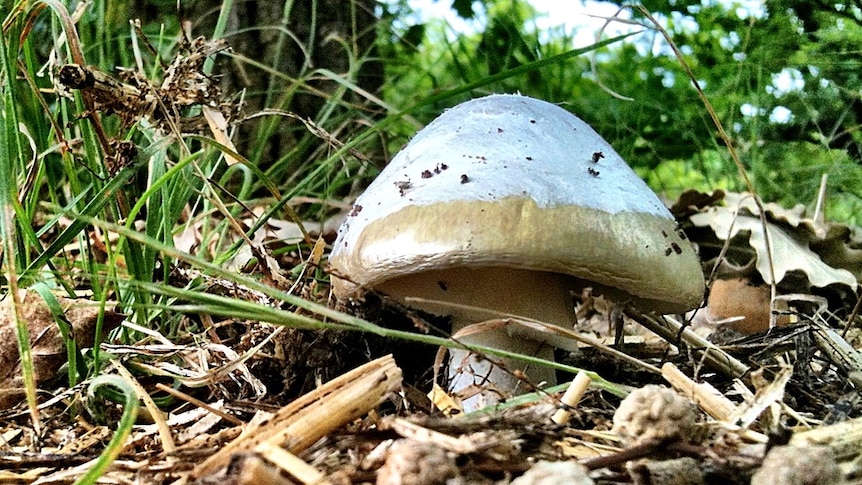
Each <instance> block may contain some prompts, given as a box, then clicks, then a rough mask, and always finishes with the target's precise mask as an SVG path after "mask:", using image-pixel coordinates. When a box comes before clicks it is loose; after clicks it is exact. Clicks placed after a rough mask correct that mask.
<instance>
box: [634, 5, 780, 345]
mask: <svg viewBox="0 0 862 485" xmlns="http://www.w3.org/2000/svg"><path fill="white" fill-rule="evenodd" d="M633 8H635V9H637V10H638V11H639V12H641V13H642V14H643V15H644V16H645V17H646V18H647V19H649V21H650V22H651V23H652V24H653V25H654V26H655V28H656V29H657V30H658V31H659V32H661V35H662V36H663V37H664V39H665V40H666V41H667V43H668V45H669V46H670V48H671V49H672V50H673V53H674V55H675V56H676V59H677V60H678V61H679V64H680V65H681V66H682V68H683V70H684V71H685V74H686V76H688V78H689V79H690V80H691V83H692V85H693V86H694V89H695V90H696V91H697V95H698V97H699V98H700V101H701V102H702V103H703V106H704V108H706V111H707V113H709V117H710V118H711V119H712V122H713V123H714V124H715V128H716V129H717V130H718V134H719V136H720V137H721V139H722V141H724V144H725V145H726V146H727V151H728V153H729V154H730V157H731V158H732V159H733V163H734V164H736V168H737V170H738V171H739V176H740V177H742V180H743V182H744V183H745V187H746V188H747V189H748V192H749V193H751V195H752V197H753V199H754V204H755V205H756V206H757V212H758V216H759V217H760V223H761V224H762V225H763V242H764V245H765V246H766V254H767V256H768V258H767V260H768V263H769V276H770V281H771V283H770V285H769V287H770V293H771V295H770V296H771V299H770V301H774V300H775V297H776V289H775V285H776V284H777V281H776V280H775V265H774V264H773V261H772V242H771V240H770V237H769V231H768V230H767V223H766V211H765V210H764V209H763V202H762V201H761V200H760V196H759V195H757V191H755V190H754V184H752V183H751V179H750V178H749V177H748V173H747V172H746V171H745V166H743V165H742V162H741V161H740V160H739V155H737V153H736V149H734V148H733V143H732V142H731V141H730V136H728V134H727V132H726V131H725V130H724V126H723V125H722V124H721V121H719V119H718V114H716V112H715V109H714V108H713V107H712V103H710V102H709V98H707V97H706V93H704V92H703V89H701V87H700V83H699V82H698V81H697V77H695V75H694V73H693V72H692V70H691V67H690V66H689V65H688V63H687V62H686V61H685V57H683V55H682V52H680V51H679V49H678V48H677V47H676V44H675V43H674V42H673V39H671V38H670V34H669V33H668V32H667V30H665V29H664V27H662V26H661V24H659V23H658V21H657V20H656V19H655V18H653V16H652V14H650V12H649V10H647V8H646V7H644V6H643V5H640V4H638V5H634V6H633ZM774 326H775V314H771V316H770V324H769V327H770V328H772V327H774Z"/></svg>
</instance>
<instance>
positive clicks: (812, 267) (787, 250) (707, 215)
mask: <svg viewBox="0 0 862 485" xmlns="http://www.w3.org/2000/svg"><path fill="white" fill-rule="evenodd" d="M749 199H751V198H750V197H747V198H746V196H745V194H727V195H726V198H725V200H726V201H727V202H728V205H727V206H726V207H722V206H712V207H709V208H708V209H706V210H704V211H703V212H700V213H698V214H694V215H692V216H691V217H690V220H691V222H692V224H694V225H695V226H698V227H710V228H711V229H712V230H713V232H714V233H715V236H716V237H717V238H719V239H722V240H727V239H733V238H734V237H735V236H737V235H739V234H740V233H747V234H748V244H749V245H750V246H751V247H752V249H754V251H755V253H756V261H755V265H756V268H757V271H758V272H759V273H760V276H761V277H762V278H763V280H764V281H765V282H766V283H772V277H771V273H770V271H769V255H768V253H767V250H766V242H765V237H764V229H763V224H762V223H761V220H760V218H759V217H758V216H757V213H756V208H755V207H754V206H753V203H751V204H749V203H748V202H747V200H749ZM765 207H766V210H767V212H768V213H769V214H770V215H771V216H772V217H770V221H769V222H767V228H768V231H769V242H770V245H771V249H772V254H771V257H772V264H773V270H774V274H775V279H776V280H777V281H776V283H779V282H781V281H782V280H783V279H784V278H785V276H786V275H787V274H788V273H790V272H792V271H800V272H802V273H803V274H804V275H805V276H806V277H807V279H808V283H809V285H810V286H815V287H819V288H823V287H826V286H828V285H831V284H841V285H846V286H848V287H850V288H851V289H854V290H855V289H856V285H857V281H856V276H855V275H854V274H853V273H851V272H850V271H848V270H846V269H843V268H834V267H832V266H830V265H828V264H826V263H825V262H824V261H823V259H821V257H820V255H818V254H817V253H815V252H814V251H812V250H811V248H810V247H809V244H811V243H812V242H814V241H823V239H822V237H825V236H826V235H827V234H829V230H828V228H826V227H825V226H824V225H823V224H820V223H816V222H815V221H814V220H812V219H805V218H803V217H802V209H801V207H797V208H795V209H792V210H786V209H782V208H780V207H779V206H777V205H775V204H766V206H765ZM737 208H739V209H738V212H737ZM752 211H755V212H752ZM779 223H781V225H780V226H779V225H778V224H779ZM818 235H822V237H821V236H818Z"/></svg>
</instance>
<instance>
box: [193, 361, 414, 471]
mask: <svg viewBox="0 0 862 485" xmlns="http://www.w3.org/2000/svg"><path fill="white" fill-rule="evenodd" d="M400 388H401V369H400V368H398V366H397V365H395V360H394V359H393V358H392V356H391V355H390V356H386V357H381V358H379V359H377V360H374V361H372V362H369V363H368V364H365V365H363V366H362V367H359V368H357V369H354V370H352V371H350V372H348V373H346V374H344V375H342V376H341V377H338V378H336V379H333V380H332V381H330V382H328V383H326V384H324V385H323V386H321V387H320V388H318V389H316V390H315V391H313V392H310V393H308V394H306V395H304V396H302V397H300V398H299V399H297V400H295V401H293V402H292V403H290V404H288V405H287V406H285V407H283V408H281V409H280V410H279V411H278V412H276V413H275V415H273V416H272V417H271V418H269V419H267V420H265V421H264V422H263V423H262V424H260V425H259V426H256V427H254V426H252V427H249V428H248V429H246V430H245V431H244V432H243V434H242V435H240V436H239V437H238V438H237V439H235V440H234V441H232V442H230V443H228V444H227V445H226V446H224V447H223V448H222V449H220V450H219V451H218V452H217V453H216V454H214V455H212V456H211V457H209V458H208V459H207V460H206V461H204V462H203V463H201V464H200V465H198V466H197V467H195V468H194V469H193V470H192V471H191V473H190V474H189V478H193V479H196V478H200V477H202V476H205V475H208V474H211V473H213V472H215V471H216V470H218V469H220V468H222V467H224V466H226V465H227V464H228V462H229V461H230V459H231V457H232V456H234V455H235V454H236V453H242V452H251V451H257V450H258V448H259V447H260V449H269V448H270V447H271V446H283V447H284V448H286V449H287V451H289V452H290V453H299V452H301V451H303V450H305V449H306V448H308V447H309V446H311V445H312V444H313V443H314V442H315V441H317V440H319V439H320V438H322V437H323V436H326V435H327V434H329V433H330V432H332V431H334V430H336V429H338V428H340V427H341V426H343V425H345V424H347V423H349V422H351V421H353V420H354V419H357V418H359V417H362V416H364V415H365V414H367V413H368V412H369V411H371V410H372V409H374V408H375V407H376V406H377V405H378V404H380V403H381V402H382V401H383V400H384V399H385V398H386V396H388V395H389V394H391V393H393V392H396V391H398V390H399V389H400Z"/></svg>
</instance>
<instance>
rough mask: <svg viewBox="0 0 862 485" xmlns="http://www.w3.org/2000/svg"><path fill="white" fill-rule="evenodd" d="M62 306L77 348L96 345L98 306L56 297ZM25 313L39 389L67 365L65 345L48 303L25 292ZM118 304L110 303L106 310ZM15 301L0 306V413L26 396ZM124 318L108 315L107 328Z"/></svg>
mask: <svg viewBox="0 0 862 485" xmlns="http://www.w3.org/2000/svg"><path fill="white" fill-rule="evenodd" d="M57 300H58V301H59V302H60V304H61V305H62V306H63V309H64V314H65V316H66V319H67V320H68V322H69V323H70V325H71V327H72V330H71V331H72V334H73V335H74V338H75V340H76V342H77V344H78V348H82V347H89V346H92V345H93V341H94V338H95V329H96V320H97V318H98V315H99V304H98V303H97V302H93V301H90V300H85V299H71V298H63V297H59V296H58V297H57ZM21 303H22V308H21V309H22V312H23V318H24V321H25V322H26V323H27V329H28V331H29V333H30V349H31V351H32V353H33V365H34V367H35V373H36V376H35V377H36V383H37V385H38V384H39V383H41V382H44V381H45V380H47V379H49V378H51V377H53V376H54V374H56V372H57V370H59V369H60V366H62V365H63V364H64V363H65V362H66V345H65V343H64V342H63V337H62V335H61V334H60V330H59V328H58V327H57V323H56V322H55V321H54V316H53V315H52V314H51V310H50V309H49V308H48V305H47V304H46V303H45V300H44V299H43V298H42V296H40V295H39V294H38V293H36V292H35V291H26V290H22V296H21ZM114 306H115V304H114V303H113V302H108V307H107V308H109V309H110V308H113V307H114ZM13 311H14V310H13V308H12V299H11V298H8V297H7V298H6V299H4V300H3V301H2V302H0V409H6V408H8V407H10V406H13V405H15V404H16V403H17V402H18V401H19V400H20V399H21V398H22V396H23V388H22V385H23V384H22V379H21V368H20V365H19V358H18V345H17V338H16V336H15V319H14V318H13V313H12V312H13ZM122 318H123V316H122V315H121V314H119V313H116V312H114V311H113V310H106V311H105V322H104V328H105V330H108V329H110V328H113V327H115V326H117V325H118V324H119V323H120V321H121V320H122Z"/></svg>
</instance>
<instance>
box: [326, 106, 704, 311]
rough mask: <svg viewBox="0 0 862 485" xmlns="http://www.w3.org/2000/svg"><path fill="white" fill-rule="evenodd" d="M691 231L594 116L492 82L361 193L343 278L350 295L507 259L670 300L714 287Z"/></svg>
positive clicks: (652, 300)
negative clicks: (491, 89)
mask: <svg viewBox="0 0 862 485" xmlns="http://www.w3.org/2000/svg"><path fill="white" fill-rule="evenodd" d="M680 236H681V233H680V232H679V231H677V229H676V223H675V221H674V219H673V217H672V216H671V214H670V213H669V211H668V210H667V209H666V208H665V206H664V205H663V204H662V203H661V201H660V200H659V199H658V197H657V196H656V195H655V194H654V193H653V192H652V191H651V190H650V189H649V188H648V187H647V186H646V184H645V183H644V182H643V181H642V180H641V179H640V178H639V177H638V176H637V175H636V174H635V173H634V172H633V171H632V170H631V168H630V167H629V166H628V165H627V164H626V163H625V162H624V161H623V159H622V158H621V157H620V156H619V155H618V154H617V153H616V151H614V149H613V148H611V146H610V145H608V143H607V142H605V141H604V139H602V137H601V136H599V135H598V134H597V133H596V132H595V131H594V130H593V129H592V128H590V126H589V125H587V124H586V123H584V122H583V121H581V120H580V119H579V118H577V117H575V116H574V115H572V114H570V113H569V112H567V111H566V110H564V109H562V108H560V107H559V106H556V105H554V104H551V103H547V102H544V101H540V100H536V99H532V98H529V97H525V96H519V95H492V96H487V97H484V98H480V99H475V100H472V101H468V102H465V103H463V104H460V105H458V106H456V107H454V108H452V109H450V110H448V111H446V112H445V113H444V114H443V115H441V116H440V117H439V118H437V119H436V120H434V121H433V122H432V123H431V124H429V125H428V126H427V127H425V128H424V129H423V130H421V131H420V132H419V133H418V134H417V135H416V136H415V137H414V138H413V140H411V141H410V143H408V144H407V146H406V147H404V149H402V150H401V152H399V153H398V155H396V157H395V158H394V159H393V160H392V162H391V163H390V164H389V165H388V166H387V167H386V168H385V169H384V170H383V171H382V172H381V173H380V175H379V176H378V178H377V179H376V180H375V181H374V182H373V183H372V184H371V185H370V186H369V187H368V189H367V190H366V192H365V193H364V194H363V195H362V196H361V197H359V199H357V201H356V204H355V205H354V208H353V210H352V211H351V213H350V215H348V217H347V219H346V220H345V222H344V224H343V225H342V227H341V229H340V231H339V235H338V239H337V240H336V242H335V243H334V246H333V251H332V254H331V257H330V261H331V265H332V267H333V269H334V270H335V271H336V275H338V274H341V275H344V276H346V277H347V279H341V278H338V277H336V278H333V288H334V292H335V294H336V296H338V297H341V298H344V297H350V296H355V295H357V293H358V292H359V291H360V289H361V287H365V288H379V287H380V286H381V285H382V284H383V283H384V282H387V281H388V282H392V281H394V280H396V279H398V280H399V281H401V280H403V279H404V278H405V277H407V276H411V275H419V274H422V273H424V272H428V271H430V270H435V271H439V270H447V269H452V268H492V267H494V268H501V267H502V268H512V269H517V270H530V271H543V272H550V273H557V274H561V275H568V276H572V277H575V278H578V279H581V280H584V281H586V282H588V284H592V285H593V286H598V287H599V288H600V289H601V288H604V289H616V290H619V292H620V294H618V296H619V297H621V298H624V299H627V298H631V299H632V300H634V302H635V304H638V305H640V306H641V307H643V308H644V309H648V310H656V311H659V312H664V313H670V312H681V311H685V310H687V309H690V308H693V307H695V306H697V305H698V304H700V303H701V299H702V296H703V291H704V286H703V278H702V273H701V269H700V263H699V261H698V258H697V256H696V254H695V252H694V250H693V248H692V246H691V245H690V244H689V243H688V241H685V240H684V239H683V238H682V237H680ZM395 284H396V285H399V284H400V283H395ZM417 296H418V295H417Z"/></svg>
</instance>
